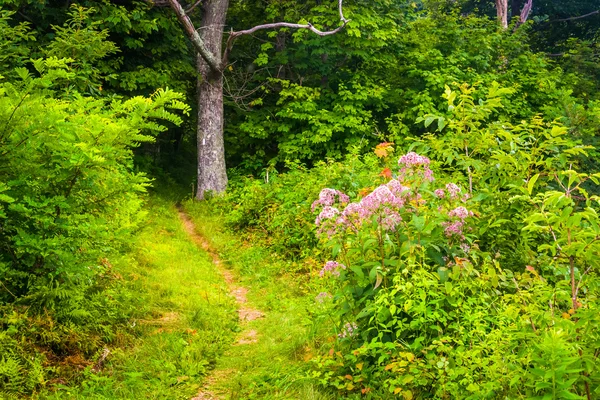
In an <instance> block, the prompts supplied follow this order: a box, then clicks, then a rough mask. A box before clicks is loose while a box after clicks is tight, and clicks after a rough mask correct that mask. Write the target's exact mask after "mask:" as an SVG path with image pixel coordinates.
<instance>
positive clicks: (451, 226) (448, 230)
mask: <svg viewBox="0 0 600 400" xmlns="http://www.w3.org/2000/svg"><path fill="white" fill-rule="evenodd" d="M442 225H443V226H444V234H445V235H446V236H447V237H449V238H451V237H458V238H460V239H464V238H465V235H464V234H463V227H464V225H465V223H464V221H463V220H458V221H452V222H444V223H442Z"/></svg>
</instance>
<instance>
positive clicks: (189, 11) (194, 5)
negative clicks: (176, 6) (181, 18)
mask: <svg viewBox="0 0 600 400" xmlns="http://www.w3.org/2000/svg"><path fill="white" fill-rule="evenodd" d="M200 3H202V0H198V1H197V2H195V3H194V4H193V5H192V6H191V7H190V8H188V9H187V10H185V13H186V14H189V13H191V12H192V11H193V10H194V8H196V7H198V6H199V5H200Z"/></svg>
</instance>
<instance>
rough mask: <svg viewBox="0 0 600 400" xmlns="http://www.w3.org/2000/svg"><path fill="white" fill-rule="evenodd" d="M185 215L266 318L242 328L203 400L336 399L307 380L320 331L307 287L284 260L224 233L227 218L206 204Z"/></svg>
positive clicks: (191, 206) (190, 206)
mask: <svg viewBox="0 0 600 400" xmlns="http://www.w3.org/2000/svg"><path fill="white" fill-rule="evenodd" d="M185 210H186V213H187V215H189V217H190V218H191V219H192V221H193V222H194V223H195V230H194V233H195V234H196V236H200V237H201V238H204V239H202V241H203V242H204V243H203V244H202V246H203V247H205V246H208V247H209V248H211V249H213V250H211V251H212V252H215V251H217V252H218V253H219V255H220V260H221V262H222V263H224V264H226V265H227V266H228V268H229V269H230V270H231V271H233V273H234V274H235V276H236V277H237V283H236V285H240V286H242V287H247V288H249V289H250V290H248V292H247V293H246V294H245V297H246V298H247V299H248V302H249V304H251V305H252V307H256V308H258V309H259V310H261V312H264V315H263V316H262V318H256V319H250V320H247V321H245V322H243V323H242V328H243V329H242V331H241V333H240V334H239V335H238V337H237V341H236V342H235V343H234V344H233V345H232V346H231V347H230V348H229V349H227V350H226V351H225V353H224V355H223V356H222V357H221V358H220V359H219V361H218V363H217V367H216V369H215V371H214V372H213V373H212V375H211V377H210V379H209V390H210V395H211V396H212V397H198V398H197V399H220V400H238V399H306V400H321V399H333V398H335V397H332V396H328V395H325V394H323V393H321V392H320V391H319V389H318V388H317V387H316V386H315V384H314V382H313V381H312V380H311V379H308V378H307V376H308V374H309V372H308V368H307V367H308V363H307V360H308V359H309V358H310V357H311V355H312V350H311V349H312V348H313V347H314V345H315V343H314V339H313V338H314V337H315V331H316V327H315V326H314V325H313V324H312V322H311V319H310V318H309V311H310V309H311V308H312V307H314V299H313V298H312V297H311V296H309V295H307V293H306V292H305V288H303V285H304V284H305V283H306V282H305V281H304V280H303V279H301V278H299V277H298V276H296V275H295V274H293V273H292V274H287V273H286V272H285V271H286V265H287V264H286V263H285V262H284V261H282V260H278V259H277V258H276V257H273V255H271V254H269V253H268V252H267V251H265V250H264V249H261V248H258V247H254V246H251V245H250V244H248V243H245V242H244V241H243V240H242V239H241V238H240V237H237V236H235V235H233V234H231V233H228V232H227V231H226V230H224V229H223V221H222V218H221V217H219V216H215V215H213V214H211V212H210V210H208V209H207V208H206V207H205V205H204V204H202V203H191V202H190V203H186V204H185ZM205 248H206V247H205ZM243 314H244V311H243V308H242V309H240V316H241V317H242V316H243ZM246 340H247V341H248V342H249V343H247V342H246Z"/></svg>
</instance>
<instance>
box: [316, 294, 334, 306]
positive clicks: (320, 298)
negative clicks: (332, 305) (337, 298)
mask: <svg viewBox="0 0 600 400" xmlns="http://www.w3.org/2000/svg"><path fill="white" fill-rule="evenodd" d="M331 298H332V296H331V295H330V294H329V293H327V292H321V293H319V294H318V295H317V297H315V300H316V301H317V303H321V304H322V303H324V302H326V301H327V300H329V299H331Z"/></svg>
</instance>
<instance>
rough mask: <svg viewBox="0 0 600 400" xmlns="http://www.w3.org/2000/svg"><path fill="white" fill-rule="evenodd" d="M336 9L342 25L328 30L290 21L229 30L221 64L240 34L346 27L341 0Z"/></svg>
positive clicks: (339, 29) (318, 31)
mask: <svg viewBox="0 0 600 400" xmlns="http://www.w3.org/2000/svg"><path fill="white" fill-rule="evenodd" d="M170 1H171V0H170ZM338 10H339V13H340V21H342V25H340V26H338V27H337V28H335V29H333V30H330V31H321V30H319V29H317V28H315V27H314V26H313V25H312V24H311V23H308V24H292V23H290V22H274V23H271V24H263V25H257V26H255V27H252V28H250V29H245V30H243V31H235V32H234V31H231V32H230V34H229V39H227V46H226V47H225V53H224V54H223V65H226V64H227V60H228V58H229V53H230V52H231V48H232V47H233V42H234V41H235V39H237V38H238V37H239V36H242V35H251V34H253V33H254V32H256V31H259V30H263V29H277V28H292V29H308V30H310V31H311V32H313V33H315V34H317V35H319V36H329V35H335V34H336V33H338V32H340V31H341V30H342V29H344V28H345V27H346V25H347V24H348V22H350V20H348V19H346V18H345V17H344V10H343V0H339V1H338Z"/></svg>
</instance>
